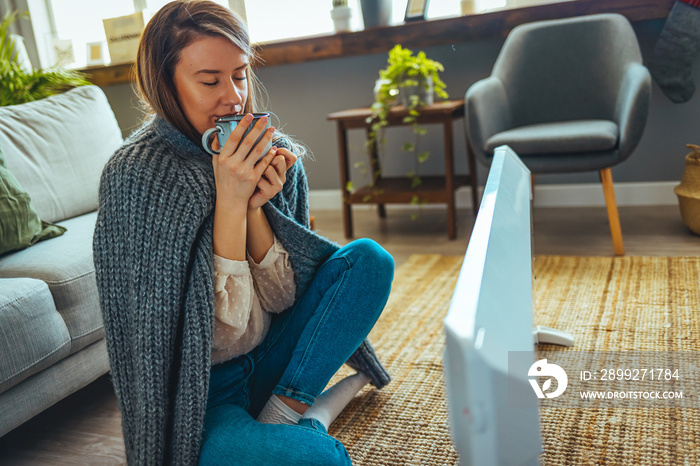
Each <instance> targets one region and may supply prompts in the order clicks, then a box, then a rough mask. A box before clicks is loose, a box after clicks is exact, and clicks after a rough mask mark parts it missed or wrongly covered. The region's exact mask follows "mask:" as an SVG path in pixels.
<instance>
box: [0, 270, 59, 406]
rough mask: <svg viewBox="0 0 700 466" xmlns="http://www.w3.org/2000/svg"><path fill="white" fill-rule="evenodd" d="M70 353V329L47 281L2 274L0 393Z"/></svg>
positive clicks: (0, 290)
mask: <svg viewBox="0 0 700 466" xmlns="http://www.w3.org/2000/svg"><path fill="white" fill-rule="evenodd" d="M69 353H70V336H69V335H68V329H67V328H66V324H65V322H64V321H63V319H62V318H61V316H60V314H59V313H58V312H56V307H55V306H54V302H53V298H52V297H51V293H50V292H49V288H48V287H47V286H46V283H44V282H42V281H40V280H34V279H30V278H0V355H2V357H0V393H1V392H4V391H5V390H7V389H8V388H10V387H12V386H13V385H16V384H18V383H19V382H21V381H22V380H24V379H26V378H27V377H29V376H31V375H33V374H36V373H37V372H39V371H41V370H43V369H45V368H47V367H49V366H51V365H52V364H54V363H55V362H57V361H60V360H61V359H63V358H65V357H66V356H68V354H69Z"/></svg>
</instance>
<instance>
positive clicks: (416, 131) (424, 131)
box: [413, 126, 428, 136]
mask: <svg viewBox="0 0 700 466" xmlns="http://www.w3.org/2000/svg"><path fill="white" fill-rule="evenodd" d="M413 133H414V134H417V135H418V136H425V135H426V134H428V130H427V129H425V128H423V127H422V126H414V127H413Z"/></svg>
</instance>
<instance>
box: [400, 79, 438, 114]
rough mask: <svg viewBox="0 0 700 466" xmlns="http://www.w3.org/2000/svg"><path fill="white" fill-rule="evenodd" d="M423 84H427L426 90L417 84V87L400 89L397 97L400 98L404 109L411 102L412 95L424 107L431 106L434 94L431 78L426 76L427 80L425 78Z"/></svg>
mask: <svg viewBox="0 0 700 466" xmlns="http://www.w3.org/2000/svg"><path fill="white" fill-rule="evenodd" d="M425 82H426V83H427V84H428V86H427V87H428V88H427V89H426V88H425V87H424V86H423V85H422V84H419V85H417V86H406V87H402V88H401V91H400V92H399V97H400V98H401V103H402V104H403V106H404V107H408V105H409V103H410V102H411V96H412V95H417V96H418V99H419V100H420V101H421V102H422V103H423V104H424V105H433V102H434V97H433V96H434V94H435V92H434V90H433V78H432V77H431V76H428V77H427V78H425Z"/></svg>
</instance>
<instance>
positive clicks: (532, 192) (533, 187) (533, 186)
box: [530, 173, 535, 204]
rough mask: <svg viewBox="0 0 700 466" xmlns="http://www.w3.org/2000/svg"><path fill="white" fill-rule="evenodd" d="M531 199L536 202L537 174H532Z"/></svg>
mask: <svg viewBox="0 0 700 466" xmlns="http://www.w3.org/2000/svg"><path fill="white" fill-rule="evenodd" d="M530 199H531V200H532V202H533V204H534V202H535V174H534V173H530Z"/></svg>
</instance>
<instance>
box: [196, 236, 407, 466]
mask: <svg viewBox="0 0 700 466" xmlns="http://www.w3.org/2000/svg"><path fill="white" fill-rule="evenodd" d="M393 275H394V260H393V259H392V257H391V255H389V253H387V252H386V251H385V250H384V249H383V248H382V247H381V246H379V245H378V244H377V243H375V242H374V241H372V240H368V239H360V240H357V241H353V242H352V243H350V244H348V245H347V246H345V247H343V248H341V249H340V250H339V251H337V252H336V253H335V254H333V255H332V256H331V257H330V258H329V259H328V260H327V261H326V262H325V263H324V264H323V265H322V266H321V267H320V268H319V269H318V272H317V273H316V276H315V277H314V278H313V280H312V282H311V285H310V286H309V288H308V290H307V291H306V293H305V294H304V296H303V297H302V298H301V299H300V300H299V301H298V302H297V304H296V305H295V306H294V307H292V308H291V309H288V310H287V311H285V312H283V313H282V314H279V315H277V316H273V321H272V324H271V326H270V330H269V332H268V334H267V336H266V337H265V340H263V342H262V343H261V344H260V345H259V346H258V347H257V348H255V349H254V350H253V351H251V352H250V353H248V354H245V355H243V356H239V357H237V358H234V359H232V360H230V361H227V362H224V363H222V364H218V365H215V366H212V368H211V375H210V379H209V398H208V402H207V411H206V415H205V419H204V433H203V438H202V450H201V453H200V459H199V463H200V464H202V465H213V464H222V465H223V464H229V465H230V464H236V465H277V464H280V465H285V466H293V465H304V466H308V465H316V464H317V465H324V466H327V465H336V464H338V465H340V464H342V465H348V464H351V462H350V457H349V456H348V453H347V451H346V450H345V447H344V446H343V444H342V443H340V442H339V441H337V440H336V439H334V438H333V437H331V436H330V435H328V433H327V432H326V429H325V428H324V427H323V425H322V424H321V423H320V422H318V421H316V420H315V419H303V420H302V421H301V422H300V423H299V424H298V425H294V426H290V425H275V424H261V423H259V422H257V421H256V420H255V418H256V417H257V416H258V414H259V413H260V411H261V410H262V408H263V406H264V405H265V403H266V402H267V400H268V399H269V398H270V396H271V395H272V394H276V395H283V396H287V397H290V398H293V399H295V400H298V401H301V402H304V403H306V404H309V405H311V404H313V402H314V400H315V399H316V396H318V395H319V394H320V393H321V391H322V390H323V389H324V388H325V386H326V384H327V383H328V381H329V380H330V379H331V377H332V376H333V374H335V372H336V371H337V370H338V368H339V367H340V366H342V365H343V363H344V362H345V361H346V360H347V359H348V358H349V357H350V355H352V353H353V352H354V351H355V350H356V349H357V348H358V347H359V346H360V344H361V343H362V341H363V340H364V339H365V338H366V337H367V334H369V332H370V330H371V329H372V327H373V326H374V324H375V322H376V321H377V319H378V318H379V315H380V314H381V312H382V310H383V309H384V305H385V304H386V301H387V299H388V298H389V291H390V288H391V281H392V278H393Z"/></svg>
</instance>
